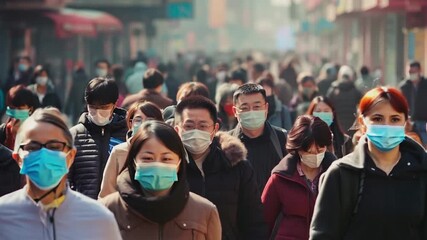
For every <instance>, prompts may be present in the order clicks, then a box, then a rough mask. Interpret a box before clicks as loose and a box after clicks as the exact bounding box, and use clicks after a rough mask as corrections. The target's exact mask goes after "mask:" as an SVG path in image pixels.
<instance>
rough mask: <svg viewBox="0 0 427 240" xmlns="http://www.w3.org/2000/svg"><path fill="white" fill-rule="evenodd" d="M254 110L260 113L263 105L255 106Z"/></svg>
mask: <svg viewBox="0 0 427 240" xmlns="http://www.w3.org/2000/svg"><path fill="white" fill-rule="evenodd" d="M253 109H254V110H255V111H258V110H260V109H261V105H255V106H254V107H253Z"/></svg>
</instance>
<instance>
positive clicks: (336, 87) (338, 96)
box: [326, 65, 362, 131]
mask: <svg viewBox="0 0 427 240" xmlns="http://www.w3.org/2000/svg"><path fill="white" fill-rule="evenodd" d="M354 80H355V74H354V71H353V69H352V68H351V67H349V66H345V65H344V66H341V68H340V70H339V71H338V79H337V80H336V81H335V82H333V83H332V85H331V87H330V88H329V90H328V93H327V94H326V96H327V97H328V98H329V100H330V101H331V103H332V104H333V105H334V106H335V110H336V113H337V118H338V120H339V122H340V124H341V126H342V128H343V130H344V131H347V130H348V129H349V128H350V127H351V126H352V125H353V122H354V120H355V119H356V117H355V113H356V108H357V104H358V103H359V100H360V98H361V97H362V93H361V92H360V91H359V90H358V89H357V88H356V85H355V84H354V82H355V81H354Z"/></svg>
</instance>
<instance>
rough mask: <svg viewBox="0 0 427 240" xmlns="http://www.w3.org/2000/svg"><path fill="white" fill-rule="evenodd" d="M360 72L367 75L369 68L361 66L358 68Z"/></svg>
mask: <svg viewBox="0 0 427 240" xmlns="http://www.w3.org/2000/svg"><path fill="white" fill-rule="evenodd" d="M360 74H362V75H368V74H369V68H368V67H367V66H363V67H361V68H360Z"/></svg>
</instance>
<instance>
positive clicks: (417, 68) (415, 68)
mask: <svg viewBox="0 0 427 240" xmlns="http://www.w3.org/2000/svg"><path fill="white" fill-rule="evenodd" d="M420 70H421V69H420V68H419V67H409V72H418V71H420Z"/></svg>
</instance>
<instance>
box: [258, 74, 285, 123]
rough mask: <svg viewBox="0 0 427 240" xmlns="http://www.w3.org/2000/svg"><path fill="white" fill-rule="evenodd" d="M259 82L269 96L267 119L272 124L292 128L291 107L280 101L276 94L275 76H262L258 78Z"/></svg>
mask: <svg viewBox="0 0 427 240" xmlns="http://www.w3.org/2000/svg"><path fill="white" fill-rule="evenodd" d="M258 84H259V85H261V86H262V87H263V88H264V90H265V93H266V96H267V103H268V115H267V120H268V122H269V123H271V125H273V126H276V127H280V128H283V129H286V130H289V129H291V127H292V120H291V113H290V111H289V108H288V107H287V106H285V105H283V104H282V102H280V100H279V98H278V97H277V96H276V95H275V94H274V90H275V84H274V80H273V76H272V75H271V74H268V75H267V76H266V77H262V78H260V79H259V80H258Z"/></svg>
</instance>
